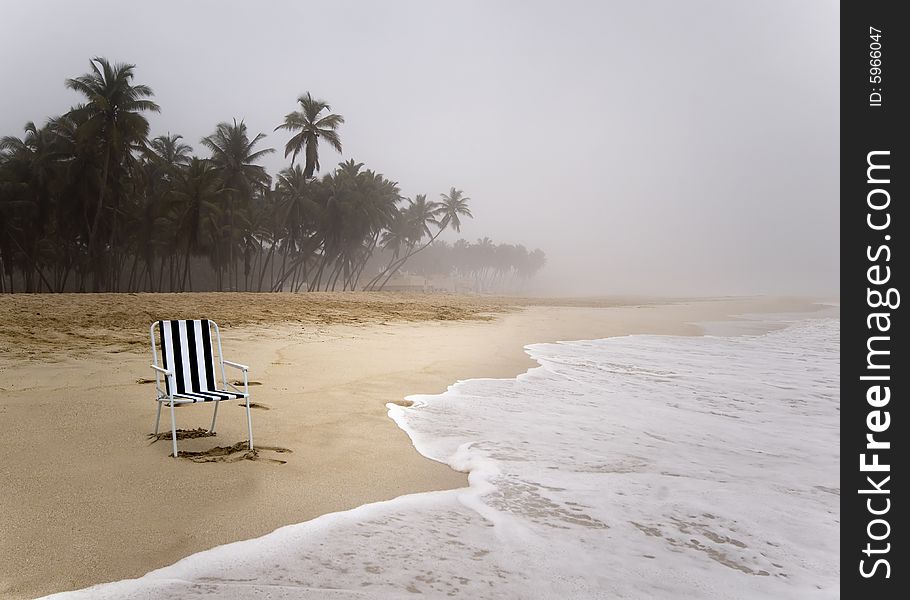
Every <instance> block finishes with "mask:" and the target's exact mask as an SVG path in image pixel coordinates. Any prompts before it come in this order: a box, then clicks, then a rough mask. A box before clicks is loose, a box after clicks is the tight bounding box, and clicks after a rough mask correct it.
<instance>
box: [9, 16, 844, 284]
mask: <svg viewBox="0 0 910 600" xmlns="http://www.w3.org/2000/svg"><path fill="white" fill-rule="evenodd" d="M838 27H839V23H838V4H837V3H836V2H833V1H799V2H798V1H795V0H794V1H792V2H782V1H771V2H731V1H726V0H718V1H712V2H706V1H685V2H681V1H674V0H663V1H645V2H615V1H613V2H602V3H593V2H565V1H562V2H555V1H550V2H503V1H497V2H457V3H456V2H449V3H445V4H443V3H436V2H433V3H430V2H419V1H414V2H403V1H390V2H383V3H372V2H369V3H368V2H331V3H328V2H320V3H316V2H268V3H255V4H253V3H240V2H213V1H210V2H198V1H197V2H191V3H190V2H155V3H144V4H138V3H129V4H126V3H122V2H113V1H111V2H86V1H81V2H78V3H69V2H40V3H39V2H4V4H3V8H2V9H0V73H2V74H3V80H4V89H3V92H2V94H0V135H21V132H22V127H23V125H24V124H25V123H26V122H27V121H29V120H34V121H36V122H39V123H40V122H43V121H44V119H45V118H46V117H48V116H51V115H58V114H61V113H63V112H65V111H66V110H67V109H68V108H69V107H70V106H72V105H73V104H75V103H76V102H78V101H79V98H78V97H77V95H76V94H75V93H74V92H71V91H68V90H65V89H64V86H63V82H64V79H66V78H67V77H74V76H77V75H80V74H82V73H85V72H87V71H88V70H89V60H90V59H91V58H92V57H93V56H105V57H107V58H109V59H111V60H112V61H117V62H129V63H134V64H136V65H137V70H136V76H137V77H136V81H137V82H139V83H145V84H148V85H149V86H151V87H152V88H153V90H154V92H155V101H156V102H158V104H160V105H161V108H162V111H161V113H160V114H157V115H151V116H150V121H151V123H152V135H159V134H163V133H166V132H168V131H169V132H171V133H180V134H182V135H183V136H184V137H185V138H186V140H187V141H188V142H189V143H190V144H192V145H193V147H194V150H195V151H196V152H197V153H199V154H200V155H203V154H204V149H203V148H202V147H201V145H200V144H199V139H200V138H201V137H203V136H205V135H208V134H209V133H211V132H212V130H213V129H214V126H215V124H216V123H217V122H219V121H224V120H230V119H232V118H237V119H238V120H240V119H243V120H244V121H245V122H246V123H247V125H248V126H249V128H250V130H251V132H252V133H253V134H255V133H257V132H263V133H266V134H268V137H267V138H266V142H267V145H268V146H272V147H275V148H276V149H278V150H279V152H276V153H275V154H274V155H272V156H270V157H268V158H267V159H266V161H265V163H264V164H266V165H267V167H268V169H269V171H270V172H271V173H273V174H274V173H275V172H277V171H278V170H279V169H280V168H282V167H283V166H285V165H286V164H287V162H288V161H286V160H285V159H284V157H283V147H284V144H285V143H286V142H287V139H288V138H289V137H290V136H289V135H288V134H287V133H286V132H283V131H279V132H273V130H274V128H275V127H276V126H277V125H278V124H279V123H281V121H282V119H283V117H284V115H285V114H287V113H288V112H290V111H292V110H296V109H297V108H299V107H298V105H296V102H295V100H296V98H297V96H299V95H300V94H302V93H304V92H306V91H310V92H312V94H313V95H314V96H317V97H319V98H324V99H325V100H327V101H328V102H329V103H330V104H331V106H332V110H333V112H337V113H340V114H342V115H344V117H345V119H346V123H345V124H344V125H343V126H342V127H341V129H340V135H341V139H342V142H343V144H344V153H343V156H339V155H338V154H337V153H334V152H333V151H331V150H330V149H329V148H328V147H321V148H320V162H321V164H322V171H321V173H325V172H326V171H327V170H328V169H330V168H332V167H333V166H334V165H335V164H336V163H337V162H339V161H340V160H346V159H348V158H353V159H355V160H356V161H358V162H363V163H365V164H366V165H367V166H368V167H370V168H372V169H375V170H377V171H379V172H381V173H383V174H385V175H386V176H387V177H389V178H390V179H393V180H395V181H398V182H399V184H400V186H401V189H402V193H403V194H404V195H405V196H409V197H411V196H413V195H414V194H418V193H426V194H428V195H429V197H430V198H431V199H435V198H438V195H439V193H441V192H445V191H448V189H449V188H450V187H451V186H456V187H458V188H460V189H463V190H464V191H465V192H466V194H467V195H468V196H469V197H470V198H471V199H472V201H471V203H470V205H471V209H472V211H473V213H474V219H473V220H466V222H465V223H464V226H463V229H462V233H461V237H465V238H466V239H469V240H474V239H476V238H479V237H483V236H488V237H490V238H493V240H494V241H496V242H509V243H522V244H524V245H525V246H527V247H529V248H535V247H539V248H541V249H543V250H544V251H545V252H546V253H547V256H548V264H547V266H546V267H545V268H544V270H543V271H541V272H540V273H539V274H538V276H537V278H536V281H535V282H534V286H535V289H536V290H537V291H539V292H541V293H548V294H564V295H570V294H613V293H648V294H686V295H709V294H752V293H794V294H798V293H809V294H833V293H836V290H837V288H838V283H839V282H838V251H839V248H838V227H839V220H838V218H839V217H838V210H839V206H838V204H839V200H838V156H839V150H838V144H839V125H838V112H839V106H838V86H839V81H838V77H839V75H838ZM457 237H459V236H457V235H455V234H450V233H447V234H446V238H447V239H449V240H450V241H451V240H454V239H456V238H457Z"/></svg>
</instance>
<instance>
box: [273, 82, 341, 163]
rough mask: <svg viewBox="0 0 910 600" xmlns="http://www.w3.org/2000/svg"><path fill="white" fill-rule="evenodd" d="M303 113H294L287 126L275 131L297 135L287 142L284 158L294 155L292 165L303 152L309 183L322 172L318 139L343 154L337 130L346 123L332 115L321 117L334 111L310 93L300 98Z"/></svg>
mask: <svg viewBox="0 0 910 600" xmlns="http://www.w3.org/2000/svg"><path fill="white" fill-rule="evenodd" d="M297 102H299V103H300V107H301V109H302V110H295V111H294V112H291V113H288V114H287V115H285V117H284V123H282V124H281V125H279V126H278V127H276V128H275V131H278V130H279V129H286V130H288V131H296V132H298V133H296V134H294V136H293V137H292V138H291V139H290V140H289V141H288V143H287V145H285V147H284V156H285V158H287V156H288V154H290V155H291V165H292V166H293V164H294V161H295V160H296V159H297V155H298V154H299V153H300V152H301V151H303V152H304V154H305V156H306V164H305V168H304V170H303V173H304V176H305V177H306V178H307V179H309V178H310V177H312V176H313V173H314V172H315V171H318V170H319V138H323V139H324V140H325V141H326V142H328V143H329V145H330V146H332V147H333V148H334V149H335V150H337V151H338V152H339V153H341V138H340V137H338V131H337V129H338V127H339V126H340V125H341V124H342V123H344V117H342V116H341V115H336V114H334V113H329V114H327V115H324V116H321V117H320V116H319V115H320V114H321V113H322V112H323V111H330V110H332V107H331V106H329V104H328V103H327V102H326V101H325V100H316V99H314V98H313V96H311V95H310V93H309V92H307V93H306V94H305V95H303V96H300V97H299V98H297Z"/></svg>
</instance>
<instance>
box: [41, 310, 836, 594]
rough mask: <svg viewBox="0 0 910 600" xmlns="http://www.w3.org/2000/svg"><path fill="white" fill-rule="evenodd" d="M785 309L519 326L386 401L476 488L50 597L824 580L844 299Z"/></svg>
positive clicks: (617, 588)
mask: <svg viewBox="0 0 910 600" xmlns="http://www.w3.org/2000/svg"><path fill="white" fill-rule="evenodd" d="M751 323H752V324H753V327H752V329H755V324H756V323H758V322H757V321H752V322H751ZM775 326H776V327H778V329H775V330H774V331H771V332H768V333H761V334H752V333H749V334H743V333H741V332H739V333H738V332H736V331H731V330H723V329H717V328H711V327H709V328H708V332H709V333H711V332H712V331H717V332H722V333H724V335H705V336H700V337H676V336H656V335H633V336H625V337H616V338H609V339H603V340H591V341H574V342H560V343H555V344H535V345H531V346H528V347H527V352H528V353H529V354H530V355H531V356H532V357H533V358H534V359H535V360H536V361H537V362H538V363H539V364H540V366H539V367H537V368H534V369H531V370H529V371H528V372H527V373H524V374H522V375H520V376H518V377H516V378H514V379H472V380H466V381H461V382H458V383H456V384H454V385H452V386H451V387H450V388H449V389H448V390H447V391H446V392H445V393H442V394H439V395H433V396H412V397H410V400H412V401H413V405H412V406H411V407H407V408H406V407H402V406H398V405H395V404H390V405H389V415H390V417H391V418H392V419H394V420H395V422H396V423H397V424H398V425H399V426H400V427H401V428H402V429H404V431H406V432H407V434H408V435H409V436H411V439H412V440H413V442H414V445H415V447H416V448H417V450H418V451H420V452H421V453H422V454H424V455H425V456H427V457H429V458H431V459H433V460H437V461H441V462H444V463H446V464H448V465H451V466H452V467H453V468H455V469H458V470H461V471H465V472H468V473H469V481H470V486H469V487H468V488H466V489H461V490H449V491H443V492H430V493H425V494H415V495H410V496H403V497H400V498H397V499H394V500H390V501H387V502H380V503H376V504H370V505H366V506H362V507H359V508H357V509H354V510H350V511H346V512H341V513H334V514H330V515H325V516H322V517H319V518H317V519H314V520H312V521H308V522H305V523H301V524H298V525H291V526H288V527H284V528H281V529H279V530H277V531H275V532H273V533H271V534H269V535H266V536H263V537H261V538H258V539H254V540H248V541H243V542H238V543H234V544H228V545H225V546H220V547H217V548H214V549H212V550H208V551H205V552H201V553H198V554H195V555H193V556H190V557H188V558H185V559H183V560H181V561H179V562H177V563H176V564H174V565H172V566H169V567H166V568H163V569H159V570H157V571H153V572H151V573H149V574H147V575H145V576H144V577H142V578H140V579H135V580H128V581H120V582H114V583H111V584H103V585H101V586H95V587H93V588H88V589H86V590H81V591H76V592H68V593H64V594H59V595H55V596H53V597H54V598H68V599H74V598H75V599H81V598H86V599H87V598H91V599H103V598H112V599H113V598H117V599H121V598H124V599H125V598H135V599H145V598H171V597H181V598H197V597H206V598H237V597H243V598H270V599H275V600H277V599H285V598H303V599H311V598H312V599H315V598H328V599H347V598H380V599H393V598H394V599H398V598H409V599H413V598H416V597H425V598H470V599H482V598H496V599H509V598H514V599H533V598H554V599H569V598H627V599H628V598H634V599H639V598H641V599H650V598H656V599H661V598H668V599H669V598H672V599H681V598H693V599H695V598H698V599H724V600H731V599H737V598H741V599H753V598H774V599H786V598H793V599H799V600H807V599H814V598H836V597H838V584H839V571H838V563H839V559H838V552H839V549H838V544H839V533H838V530H839V499H840V490H839V458H840V457H839V449H838V446H839V402H840V399H839V320H838V319H837V318H810V319H807V318H795V317H794V318H792V319H783V320H779V321H778V322H777V323H776V324H775ZM731 333H732V334H734V335H730V334H731Z"/></svg>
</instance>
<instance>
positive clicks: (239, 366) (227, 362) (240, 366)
mask: <svg viewBox="0 0 910 600" xmlns="http://www.w3.org/2000/svg"><path fill="white" fill-rule="evenodd" d="M222 362H223V363H224V364H226V365H227V366H229V367H234V368H235V369H240V370H241V371H249V370H250V368H249V367H248V366H246V365H241V364H240V363H235V362H231V361H229V360H224V361H222Z"/></svg>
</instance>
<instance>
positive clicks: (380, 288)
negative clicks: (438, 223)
mask: <svg viewBox="0 0 910 600" xmlns="http://www.w3.org/2000/svg"><path fill="white" fill-rule="evenodd" d="M443 231H445V229H440V230H439V231H437V232H436V235H434V236H433V237H431V238H430V241H429V242H427V243H426V244H424V245H423V246H421V247H420V248H418V249H417V250H414V251H413V252H409V253H408V254H407V255H406V256H405V257H404V258H402V259H401V260H399V261H398V263H397V264H396V265H395V268H394V269H392V271H391V272H390V273H389V274H388V276H387V277H386V278H385V280H384V281H383V282H382V285H380V286H379V291H380V292H381V291H382V289H383V288H384V287H385V285H386V284H387V283H388V282H389V279H391V278H392V275H394V274H395V271H397V270H398V269H400V268H401V267H403V266H404V264H405V263H406V262H408V259H409V258H411V257H412V256H414V255H415V254H417V253H418V252H420V251H422V250H425V249H427V248H428V247H429V246H430V244H432V243H433V242H434V241H436V238H438V237H439V234H441V233H442V232H443Z"/></svg>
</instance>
